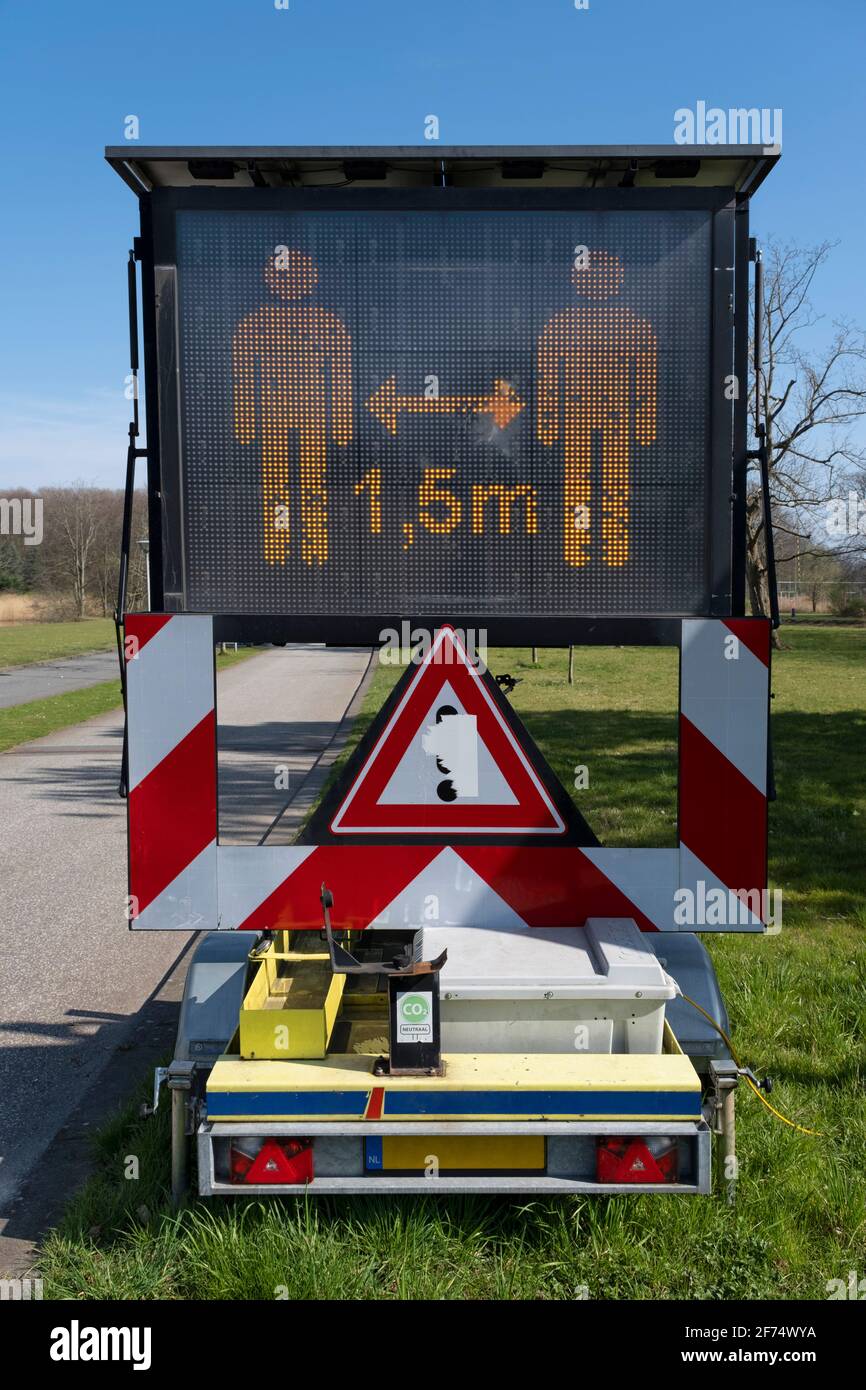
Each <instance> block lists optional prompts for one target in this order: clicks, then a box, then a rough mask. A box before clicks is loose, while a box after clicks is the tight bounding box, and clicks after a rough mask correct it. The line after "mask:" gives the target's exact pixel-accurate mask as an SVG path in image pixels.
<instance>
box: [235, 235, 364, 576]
mask: <svg viewBox="0 0 866 1390" xmlns="http://www.w3.org/2000/svg"><path fill="white" fill-rule="evenodd" d="M318 278H319V272H318V269H317V268H316V265H315V263H314V262H313V261H312V260H311V259H310V257H309V256H307V255H305V253H304V252H303V251H297V250H292V249H290V248H288V247H285V246H281V247H277V249H276V253H275V254H274V255H273V256H271V257H270V258H269V259H268V261H267V263H266V264H265V271H264V279H265V284H266V285H267V286H268V289H269V290H270V291H271V293H272V295H273V296H274V299H273V301H271V302H270V303H267V304H263V305H262V306H261V308H259V309H256V310H255V311H254V312H253V313H252V314H249V315H248V316H247V318H245V319H243V320H242V321H241V322H240V323H239V324H238V326H237V328H236V330H235V334H234V339H233V342H232V380H233V386H234V429H235V435H236V437H237V439H238V440H239V441H240V443H241V444H252V443H254V442H255V441H256V440H258V441H259V443H260V445H261V456H262V503H263V513H264V551H265V559H266V560H267V561H268V563H269V564H272V565H275V564H283V563H285V559H286V555H287V553H288V550H289V541H290V526H289V501H290V495H291V486H290V457H291V452H292V445H293V441H294V439H295V437H297V441H298V463H299V485H298V502H299V510H300V518H301V536H300V540H301V556H302V559H303V560H304V561H305V563H306V564H308V565H313V564H319V565H322V564H324V563H325V561H326V560H327V558H328V490H327V450H328V442H329V438H330V441H331V442H333V443H334V444H338V445H342V444H348V443H349V441H350V440H351V438H352V339H351V336H350V334H349V331H348V329H347V328H346V326H345V324H344V323H343V322H342V321H341V320H340V319H339V318H338V317H337V315H336V314H333V313H331V312H330V311H329V310H328V309H323V308H322V306H321V305H319V304H313V303H311V302H310V295H312V293H313V291H314V290H315V287H316V282H317V281H318Z"/></svg>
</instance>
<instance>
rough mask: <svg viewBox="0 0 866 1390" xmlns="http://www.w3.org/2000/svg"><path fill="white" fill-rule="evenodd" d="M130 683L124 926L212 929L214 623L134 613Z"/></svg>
mask: <svg viewBox="0 0 866 1390" xmlns="http://www.w3.org/2000/svg"><path fill="white" fill-rule="evenodd" d="M124 640H125V656H126V677H127V709H128V749H129V800H128V803H127V815H128V827H129V896H130V920H131V924H132V926H134V927H137V928H139V929H144V928H151V929H165V928H169V929H173V930H176V931H181V930H184V929H186V930H199V929H204V930H208V929H210V928H213V927H215V926H216V925H217V920H218V901H217V843H216V839H217V779H216V712H215V697H214V641H213V620H212V619H211V618H210V617H190V616H187V615H186V614H184V615H183V616H180V615H177V616H171V615H167V614H161V613H131V614H128V615H127V617H126V619H125V622H124Z"/></svg>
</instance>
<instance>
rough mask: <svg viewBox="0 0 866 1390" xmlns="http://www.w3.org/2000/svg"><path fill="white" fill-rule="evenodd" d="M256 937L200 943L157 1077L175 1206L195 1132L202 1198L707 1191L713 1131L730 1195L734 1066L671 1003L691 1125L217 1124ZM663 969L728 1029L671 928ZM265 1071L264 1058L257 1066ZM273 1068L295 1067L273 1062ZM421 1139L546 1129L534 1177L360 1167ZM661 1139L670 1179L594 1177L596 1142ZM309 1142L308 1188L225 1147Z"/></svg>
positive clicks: (705, 1029)
mask: <svg viewBox="0 0 866 1390" xmlns="http://www.w3.org/2000/svg"><path fill="white" fill-rule="evenodd" d="M254 940H255V936H254V934H252V933H245V932H238V933H222V932H213V933H208V934H207V935H205V936H204V937H203V938H202V940H201V941H200V943H199V945H198V947H197V949H196V953H195V955H194V957H193V960H192V962H191V964H190V969H189V973H188V976H187V981H186V985H185V990H184V999H183V1003H182V1006H181V1018H180V1024H179V1029H178V1040H177V1048H176V1055H175V1058H174V1060H173V1061H172V1063H171V1065H170V1066H169V1067H167V1068H161V1069H160V1070H159V1072H158V1073H157V1081H156V1094H157V1095H158V1092H159V1087H160V1085H162V1084H163V1083H164V1084H165V1085H166V1086H167V1088H168V1090H169V1092H170V1094H171V1109H172V1119H171V1128H172V1194H173V1198H174V1200H175V1202H180V1201H181V1200H182V1199H183V1197H184V1195H185V1193H186V1191H187V1187H188V1163H189V1149H190V1140H191V1138H192V1137H193V1136H194V1137H195V1149H196V1156H197V1166H198V1183H197V1188H198V1192H199V1195H201V1196H203V1197H215V1196H254V1195H260V1196H266V1195H270V1196H278V1195H307V1194H309V1195H313V1196H315V1195H319V1194H321V1195H327V1194H328V1193H368V1194H373V1193H380V1194H383V1195H384V1194H387V1193H399V1192H413V1193H428V1194H430V1193H435V1192H438V1193H454V1192H476V1193H481V1192H484V1193H491V1194H493V1193H502V1194H507V1193H514V1194H517V1193H542V1192H548V1193H551V1194H554V1193H562V1194H565V1193H597V1194H599V1195H609V1194H614V1193H624V1194H625V1193H634V1194H638V1193H641V1192H657V1193H658V1192H669V1193H691V1194H694V1195H706V1194H708V1193H710V1192H711V1190H712V1158H711V1147H712V1146H711V1137H712V1136H715V1137H716V1140H717V1170H718V1171H719V1172H720V1177H721V1179H722V1181H723V1182H724V1184H725V1186H726V1190H727V1195H728V1199H729V1200H732V1197H733V1188H734V1178H735V1176H736V1150H735V1120H734V1094H735V1089H736V1086H737V1084H738V1081H739V1073H738V1069H737V1067H736V1066H735V1064H734V1063H733V1061H732V1060H731V1059H730V1057H729V1056H728V1055H727V1052H726V1049H725V1048H724V1045H723V1044H722V1043H721V1040H720V1038H719V1036H718V1034H716V1033H715V1031H714V1030H713V1028H712V1027H711V1026H710V1025H709V1024H708V1023H707V1022H705V1021H704V1020H703V1019H702V1018H701V1016H700V1015H699V1014H697V1013H696V1012H695V1011H694V1010H693V1009H691V1008H690V1007H689V1006H688V1005H686V1004H685V1003H684V1001H682V1000H679V999H677V1000H675V1001H674V1002H673V1004H672V1005H669V1007H668V1015H669V1027H668V1030H667V1031H668V1033H669V1035H670V1037H671V1039H672V1040H673V1048H675V1050H676V1051H677V1052H678V1053H682V1054H684V1056H683V1057H682V1060H683V1062H685V1060H686V1058H688V1059H689V1060H690V1062H691V1064H692V1066H693V1068H694V1070H695V1072H696V1073H697V1075H698V1077H699V1078H700V1093H701V1099H700V1117H699V1118H698V1117H694V1118H690V1119H687V1120H675V1119H670V1118H668V1119H662V1118H659V1119H648V1118H645V1117H642V1118H635V1119H622V1118H617V1119H614V1118H611V1119H606V1118H593V1119H567V1120H560V1119H553V1118H538V1117H534V1118H532V1119H519V1118H515V1119H502V1118H496V1119H491V1120H477V1119H473V1120H470V1119H449V1120H445V1121H443V1120H434V1119H429V1120H428V1119H424V1120H421V1119H417V1120H409V1121H405V1120H404V1121H401V1120H395V1119H388V1120H383V1119H372V1118H371V1119H357V1118H346V1119H340V1118H336V1119H334V1118H331V1119H327V1120H314V1119H309V1118H307V1119H286V1118H279V1119H273V1120H270V1119H261V1120H258V1119H251V1118H238V1119H232V1120H223V1119H220V1118H219V1117H213V1116H211V1117H209V1116H208V1114H207V1102H206V1085H207V1080H208V1077H209V1075H210V1073H211V1071H212V1069H213V1067H214V1065H215V1064H216V1062H217V1060H218V1059H219V1058H222V1059H223V1060H226V1059H225V1057H224V1053H225V1048H226V1046H227V1045H228V1042H229V1040H230V1039H231V1037H232V1035H233V1034H234V1031H235V1027H236V1022H237V1016H238V1009H239V1006H240V1001H241V998H242V995H243V989H244V983H245V979H246V965H247V956H248V953H249V950H250V947H251V945H252V944H253V942H254ZM654 949H655V950H656V953H657V954H658V955H659V956H660V958H662V959H663V961H664V964H665V967H666V969H667V970H668V971H669V972H670V973H671V974H672V975H673V976H674V978H676V979H678V981H679V982H680V984H681V988H682V989H683V991H684V992H685V993H687V994H689V995H690V996H691V997H692V998H693V999H696V1000H697V1001H698V1002H699V1003H701V1004H702V1006H703V1007H704V1008H706V1009H707V1011H708V1013H710V1014H711V1016H712V1017H713V1018H714V1019H716V1021H717V1022H718V1023H719V1025H720V1026H721V1027H723V1028H725V1031H727V1028H728V1019H727V1015H726V1012H725V1008H724V1002H723V1000H722V998H721V994H720V992H719V988H718V983H717V981H716V977H715V972H714V969H713V966H712V962H711V960H710V958H709V956H708V954H707V952H706V950H705V948H704V947H703V945H702V943H701V942H700V940H699V938H698V937H696V936H695V935H694V934H692V933H688V932H684V933H679V934H676V935H672V934H670V935H667V936H665V937H664V938H663V939H659V940H657V941H656V942H654ZM252 1065H254V1066H258V1067H262V1066H264V1067H268V1066H269V1065H271V1064H269V1063H268V1062H259V1063H254V1064H252ZM276 1065H290V1064H286V1063H280V1064H276ZM404 1135H406V1136H415V1137H419V1136H423V1137H424V1139H425V1140H426V1139H427V1138H428V1137H429V1139H430V1140H431V1147H432V1146H433V1144H434V1143H435V1140H436V1139H437V1138H442V1137H449V1138H450V1137H457V1136H461V1137H467V1138H470V1137H488V1138H493V1137H502V1138H506V1137H508V1136H526V1135H535V1136H543V1138H544V1143H545V1150H546V1161H545V1168H544V1171H543V1172H539V1173H519V1174H514V1173H507V1172H502V1173H497V1172H484V1173H480V1174H472V1173H460V1174H455V1175H453V1176H452V1175H447V1174H445V1175H442V1176H436V1177H433V1176H432V1175H427V1174H426V1173H424V1172H417V1173H389V1172H370V1171H368V1170H367V1168H366V1167H365V1162H364V1153H365V1144H366V1143H367V1141H370V1140H374V1139H379V1138H384V1137H386V1136H404ZM612 1136H617V1137H631V1136H636V1137H641V1138H645V1139H650V1140H652V1139H653V1138H657V1137H659V1136H665V1137H670V1138H671V1139H674V1140H675V1141H676V1145H677V1149H678V1156H679V1178H678V1181H676V1182H666V1183H663V1184H662V1183H658V1182H654V1183H647V1184H643V1183H640V1182H633V1181H630V1182H628V1183H603V1182H599V1181H598V1180H597V1179H596V1175H595V1161H594V1156H595V1148H596V1141H597V1140H598V1139H599V1138H604V1137H612ZM265 1137H267V1138H275V1139H292V1138H303V1139H306V1140H310V1141H312V1146H313V1154H314V1162H315V1176H314V1179H313V1181H312V1182H310V1183H305V1184H301V1185H298V1184H281V1183H271V1182H269V1183H267V1184H261V1185H259V1184H250V1183H244V1184H238V1183H236V1182H233V1181H231V1179H230V1173H229V1161H228V1155H229V1150H230V1147H231V1145H232V1142H233V1141H235V1142H237V1141H239V1140H240V1141H243V1140H244V1139H253V1140H256V1141H260V1140H261V1139H263V1138H265Z"/></svg>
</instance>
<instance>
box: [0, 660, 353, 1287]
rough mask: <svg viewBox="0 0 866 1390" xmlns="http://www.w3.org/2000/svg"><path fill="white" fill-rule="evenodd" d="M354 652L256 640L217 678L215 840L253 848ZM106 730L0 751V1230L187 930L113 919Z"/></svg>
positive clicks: (340, 690)
mask: <svg viewBox="0 0 866 1390" xmlns="http://www.w3.org/2000/svg"><path fill="white" fill-rule="evenodd" d="M368 662H369V652H368V651H367V650H353V651H346V650H343V649H339V650H338V649H331V650H328V649H325V648H321V647H302V648H292V647H287V648H272V649H270V650H268V651H266V652H264V653H263V654H262V655H260V656H255V657H251V658H250V659H249V660H247V661H244V662H241V663H240V664H239V665H237V666H233V667H230V668H228V669H227V670H225V671H223V672H222V673H221V674H220V676H219V679H218V698H217V711H218V719H219V724H220V736H219V742H220V759H219V763H220V822H221V834H222V835H223V837H224V838H227V839H231V840H233V841H234V842H235V843H244V842H246V843H256V842H258V841H259V840H260V839H261V838H262V836H263V835H264V834H265V832H266V831H267V829H268V827H269V826H270V825H271V824H272V823H273V822H274V820H275V819H276V818H277V817H279V816H280V813H281V812H282V811H283V810H284V808H285V806H286V803H287V801H288V800H289V799H290V798H291V797H293V796H294V795H295V794H296V793H298V792H299V791H300V792H301V793H302V800H303V797H304V796H306V794H307V791H308V788H309V785H310V783H311V782H312V783H315V781H316V776H317V775H318V774H315V775H314V776H313V777H312V778H308V779H307V782H306V783H304V775H305V773H307V772H309V770H310V768H311V767H312V766H313V764H314V763H315V761H316V759H317V758H318V757H319V755H320V754H322V753H323V752H325V753H326V755H327V757H330V755H331V754H332V753H333V751H334V747H335V742H334V739H335V735H336V732H337V730H338V729H339V726H340V721H341V719H342V716H343V714H344V711H345V710H346V708H347V706H348V705H349V703H350V701H351V699H352V696H353V694H354V692H355V691H356V690H357V689H358V686H359V683H360V682H361V681H362V680H363V677H364V673H365V671H366V670H367V668H368ZM121 736H122V726H121V718H120V715H119V713H117V712H112V713H111V714H107V715H102V716H99V717H98V718H96V719H92V720H89V721H88V722H87V723H85V724H80V725H77V726H75V727H74V728H70V729H65V730H62V731H60V732H58V733H56V734H51V735H49V736H48V737H47V738H43V739H38V740H36V741H35V742H33V743H29V744H24V745H22V746H21V747H19V748H17V749H12V750H10V751H9V752H8V753H5V754H2V755H0V883H2V894H0V1231H2V1229H3V1227H4V1217H5V1216H6V1215H8V1210H9V1204H10V1201H11V1199H12V1198H13V1196H14V1194H15V1192H16V1190H17V1189H18V1188H19V1187H20V1185H21V1183H22V1180H23V1179H24V1178H25V1177H26V1175H27V1174H28V1172H30V1170H31V1169H32V1168H33V1165H34V1164H35V1163H36V1162H37V1160H38V1159H39V1156H40V1155H41V1154H42V1153H44V1151H45V1150H46V1148H47V1146H48V1145H49V1144H50V1143H51V1140H52V1138H53V1137H54V1135H55V1134H56V1133H57V1132H58V1130H59V1128H60V1127H61V1126H62V1125H63V1124H64V1123H65V1122H66V1120H67V1118H68V1117H69V1116H70V1115H71V1114H72V1112H73V1110H74V1108H75V1107H76V1106H77V1105H78V1104H79V1103H80V1102H81V1101H82V1099H83V1097H84V1096H85V1093H86V1092H87V1090H88V1088H89V1087H91V1086H92V1085H93V1082H94V1081H95V1080H96V1079H97V1077H98V1076H99V1075H100V1072H101V1071H102V1070H103V1068H104V1067H105V1066H106V1064H107V1062H108V1060H109V1058H110V1057H111V1056H112V1054H114V1053H115V1051H116V1049H117V1048H118V1047H130V1046H133V1045H134V1043H133V1042H131V1041H130V1039H133V1038H134V1035H135V1032H136V1015H137V1014H139V1013H140V1011H142V1010H143V1008H144V1005H145V1003H146V1002H147V1001H148V1000H149V999H151V997H152V996H153V995H154V992H155V991H157V990H158V987H159V986H160V982H161V981H162V980H163V978H164V977H167V975H168V974H169V973H171V971H172V967H173V966H174V965H175V963H176V962H177V958H178V956H179V955H180V953H181V951H182V950H183V948H184V945H185V943H186V942H187V941H188V939H189V938H188V937H187V936H186V934H182V935H181V934H176V933H144V932H142V933H136V932H129V931H127V930H126V928H125V924H124V917H123V906H124V898H125V895H126V822H125V810H124V803H123V802H121V801H120V799H119V798H118V796H117V791H116V788H117V775H118V764H119V758H120V747H121ZM329 745H330V746H329ZM325 760H326V759H323V761H325ZM277 765H280V766H286V767H287V768H288V771H289V787H288V789H285V788H283V787H282V786H277V785H275V780H276V779H275V773H274V769H275V767H276V766H277ZM291 816H292V812H290V813H289V814H288V815H287V816H286V817H284V818H283V820H281V825H282V824H284V823H289V822H290V821H291ZM175 973H176V972H175ZM141 1016H142V1017H143V1016H144V1015H143V1014H142V1015H141ZM148 1017H150V1015H148ZM9 1233H10V1234H11V1233H12V1232H11V1229H10V1232H9ZM0 1245H2V1240H0ZM0 1266H2V1260H0Z"/></svg>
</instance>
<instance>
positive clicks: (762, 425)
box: [746, 238, 780, 628]
mask: <svg viewBox="0 0 866 1390" xmlns="http://www.w3.org/2000/svg"><path fill="white" fill-rule="evenodd" d="M749 258H750V260H752V261H754V264H755V327H754V343H753V349H752V350H753V355H754V364H753V365H754V372H755V434H756V436H757V439H758V447H757V449H750V450H749V451H748V453H747V454H746V458H747V459H749V460H750V461H755V462H757V464H758V467H759V469H760V473H761V512H762V515H763V518H764V547H765V551H766V555H767V585H768V588H769V591H770V618H771V619H772V623H773V627H774V628H777V627H778V626H779V621H780V619H779V586H778V584H777V582H776V546H775V542H774V540H773V511H772V504H771V502H770V460H769V456H768V454H767V425H766V421H765V420H764V418H763V416H762V414H761V370H762V359H763V342H764V261H763V257H762V255H761V252H760V249H759V248H758V246H757V245H756V244H755V242H754V238H753V239H752V240H751V241H750V243H749Z"/></svg>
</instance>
